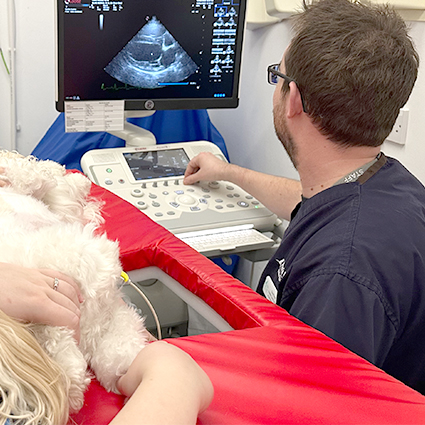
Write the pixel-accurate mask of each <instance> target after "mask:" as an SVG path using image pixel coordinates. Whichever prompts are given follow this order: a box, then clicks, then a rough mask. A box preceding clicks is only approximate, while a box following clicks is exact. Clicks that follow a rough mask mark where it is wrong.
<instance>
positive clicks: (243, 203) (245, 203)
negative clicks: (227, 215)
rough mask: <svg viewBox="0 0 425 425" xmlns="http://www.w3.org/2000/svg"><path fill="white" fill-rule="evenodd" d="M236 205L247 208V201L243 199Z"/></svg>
mask: <svg viewBox="0 0 425 425" xmlns="http://www.w3.org/2000/svg"><path fill="white" fill-rule="evenodd" d="M238 205H239V206H240V207H242V208H248V207H249V204H248V202H245V201H239V202H238Z"/></svg>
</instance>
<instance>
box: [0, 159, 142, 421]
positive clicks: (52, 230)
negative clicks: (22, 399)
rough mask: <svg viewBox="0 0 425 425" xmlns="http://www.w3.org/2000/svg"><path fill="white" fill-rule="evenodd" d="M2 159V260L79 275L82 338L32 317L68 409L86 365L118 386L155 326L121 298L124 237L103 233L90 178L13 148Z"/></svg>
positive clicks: (83, 383) (78, 401)
mask: <svg viewBox="0 0 425 425" xmlns="http://www.w3.org/2000/svg"><path fill="white" fill-rule="evenodd" d="M0 167H4V169H5V172H4V173H3V176H5V177H4V178H5V179H6V180H7V181H8V185H7V186H5V187H2V188H0V261H2V262H5V263H13V264H18V265H21V266H25V267H31V268H49V269H53V270H58V271H60V272H62V273H65V274H66V275H68V276H70V277H72V278H73V279H75V281H76V282H77V283H78V284H79V285H80V288H81V292H82V295H83V297H84V302H83V303H82V305H81V319H80V328H81V340H80V344H79V345H77V343H76V341H75V339H74V338H73V334H72V332H71V331H70V330H68V329H66V328H61V327H52V326H44V325H31V330H32V332H33V333H34V335H35V336H36V338H37V340H38V342H39V343H40V344H41V346H42V347H43V348H44V350H45V351H46V352H47V354H48V355H49V356H50V357H51V358H52V359H54V360H55V361H56V362H57V363H58V364H59V365H60V366H61V367H62V368H63V370H64V372H65V374H66V375H67V376H68V377H69V380H70V388H69V405H70V409H71V411H78V410H79V409H80V408H81V407H82V405H83V395H84V391H85V389H86V387H87V385H88V383H89V381H90V377H89V374H88V372H87V366H89V367H90V368H91V369H92V370H93V372H94V373H95V375H96V377H97V379H98V380H99V382H100V383H101V384H102V385H103V386H104V387H105V388H106V389H108V390H110V391H116V383H117V380H118V378H119V377H120V376H122V375H123V374H124V373H125V372H126V371H127V369H128V367H129V365H130V364H131V362H132V361H133V359H134V358H135V356H136V355H137V353H138V352H139V351H140V350H141V349H142V348H143V346H145V344H146V343H147V340H148V338H149V334H148V333H147V331H146V329H145V328H144V325H143V321H142V319H141V318H140V317H139V315H138V314H137V313H136V312H135V311H134V310H133V309H132V308H130V307H128V306H127V305H126V304H125V303H123V302H122V299H121V292H120V289H119V282H120V281H121V278H120V274H121V265H120V261H119V251H118V244H117V243H116V242H112V241H110V240H108V239H107V237H106V236H105V235H99V234H98V233H99V232H98V227H99V224H100V223H101V222H102V218H101V215H100V205H99V203H98V202H96V201H94V200H90V199H89V190H90V185H91V184H90V182H89V181H88V179H87V178H86V177H84V176H83V175H81V174H79V173H66V172H65V169H64V167H62V166H60V165H59V164H57V163H55V162H53V161H38V160H36V159H34V158H31V157H26V158H24V157H22V156H20V155H18V154H16V153H11V152H7V151H0ZM52 285H53V279H52ZM59 292H60V286H59ZM1 387H2V376H1V373H0V388H1ZM20 413H23V412H17V411H15V412H13V414H14V415H18V414H20Z"/></svg>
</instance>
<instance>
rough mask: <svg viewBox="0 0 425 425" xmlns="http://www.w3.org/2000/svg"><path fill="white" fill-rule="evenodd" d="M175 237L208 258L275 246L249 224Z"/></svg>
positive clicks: (181, 234)
mask: <svg viewBox="0 0 425 425" xmlns="http://www.w3.org/2000/svg"><path fill="white" fill-rule="evenodd" d="M176 236H177V237H178V238H179V239H181V240H182V241H183V242H185V243H187V244H188V245H189V246H191V247H192V248H194V249H196V250H197V251H198V252H200V253H202V254H204V255H206V256H208V257H213V256H219V255H224V254H233V253H238V252H246V251H253V250H257V249H263V248H270V247H272V246H273V245H274V244H275V242H274V240H273V239H271V238H269V237H268V236H266V235H264V234H263V233H261V232H259V231H258V230H256V229H254V227H253V225H249V224H247V225H241V226H231V227H221V228H218V229H208V230H200V231H196V232H187V233H180V234H176Z"/></svg>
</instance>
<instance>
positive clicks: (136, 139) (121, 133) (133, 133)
mask: <svg viewBox="0 0 425 425" xmlns="http://www.w3.org/2000/svg"><path fill="white" fill-rule="evenodd" d="M154 113H155V111H125V112H124V128H123V129H122V130H117V131H109V132H108V133H110V134H112V135H114V136H116V137H119V138H120V139H123V140H125V146H126V147H141V146H153V145H156V138H155V136H154V134H153V133H152V132H150V131H149V130H146V129H145V128H142V127H139V126H138V125H135V124H132V123H130V122H128V121H127V118H143V117H149V116H150V115H153V114H154Z"/></svg>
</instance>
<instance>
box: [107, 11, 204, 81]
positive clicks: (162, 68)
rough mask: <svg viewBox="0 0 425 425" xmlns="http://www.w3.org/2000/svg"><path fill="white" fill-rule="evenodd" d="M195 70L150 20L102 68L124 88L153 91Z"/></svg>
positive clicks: (154, 20) (164, 31)
mask: <svg viewBox="0 0 425 425" xmlns="http://www.w3.org/2000/svg"><path fill="white" fill-rule="evenodd" d="M197 68H198V66H197V65H196V63H195V62H194V61H193V60H192V58H191V57H190V56H189V55H188V54H187V53H186V52H185V51H184V49H183V48H182V47H181V46H180V44H179V43H178V42H177V41H176V40H175V39H174V37H173V36H172V35H171V34H170V32H169V31H168V30H167V29H166V28H165V27H164V25H162V23H161V22H160V21H159V20H158V19H157V18H156V16H153V17H152V18H151V19H150V20H149V21H148V23H146V24H145V25H144V26H143V27H142V28H141V29H140V31H139V32H138V33H137V34H136V35H135V36H134V37H133V38H132V39H131V40H130V41H129V42H128V43H127V44H126V45H125V46H124V48H123V49H122V50H121V51H120V52H119V53H118V54H117V55H116V56H115V57H114V58H113V59H112V61H111V62H110V63H109V64H108V65H107V66H106V68H105V71H106V72H107V73H108V74H109V75H110V76H111V77H114V78H116V79H117V80H118V81H121V82H122V83H125V84H130V85H132V86H135V87H141V88H147V89H154V88H158V87H164V84H169V83H177V82H180V81H183V80H185V79H186V78H188V77H190V76H191V75H192V74H193V73H194V72H195V71H196V70H197Z"/></svg>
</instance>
